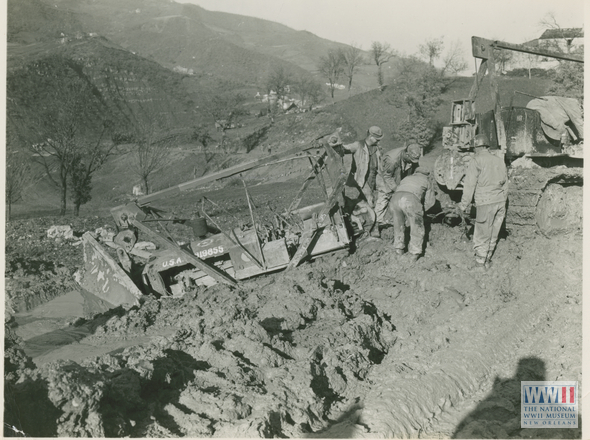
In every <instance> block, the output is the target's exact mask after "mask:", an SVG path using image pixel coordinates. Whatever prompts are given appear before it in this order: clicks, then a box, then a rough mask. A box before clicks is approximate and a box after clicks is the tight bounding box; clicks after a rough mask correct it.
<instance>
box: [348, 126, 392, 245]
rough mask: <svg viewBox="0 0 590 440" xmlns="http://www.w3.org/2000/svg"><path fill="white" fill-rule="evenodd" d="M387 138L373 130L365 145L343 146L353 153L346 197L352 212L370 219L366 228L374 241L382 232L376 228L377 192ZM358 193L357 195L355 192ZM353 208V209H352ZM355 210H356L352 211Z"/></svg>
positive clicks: (378, 129) (376, 129) (369, 132)
mask: <svg viewBox="0 0 590 440" xmlns="http://www.w3.org/2000/svg"><path fill="white" fill-rule="evenodd" d="M382 138H383V131H382V130H381V129H380V128H379V127H377V126H373V127H371V128H369V130H367V136H366V137H365V139H364V140H363V141H357V142H353V143H352V144H348V145H343V146H342V148H343V149H344V152H345V153H352V157H353V160H352V164H351V167H350V176H349V179H348V182H347V184H346V185H347V188H345V192H344V194H345V197H346V198H347V199H348V200H347V204H348V205H349V208H353V209H354V211H355V215H356V214H364V215H363V217H365V218H366V219H367V223H366V224H365V228H366V229H367V231H370V234H371V236H372V237H379V229H378V228H376V227H374V226H375V212H374V210H373V208H374V206H375V199H374V191H375V189H376V180H377V173H378V170H379V168H380V162H381V152H380V150H379V141H380V140H381V139H382ZM354 189H356V191H354ZM351 205H352V206H351ZM351 210H352V209H351Z"/></svg>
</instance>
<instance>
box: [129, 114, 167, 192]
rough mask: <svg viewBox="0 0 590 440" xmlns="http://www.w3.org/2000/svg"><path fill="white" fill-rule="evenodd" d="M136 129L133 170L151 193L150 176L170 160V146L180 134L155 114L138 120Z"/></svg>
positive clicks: (132, 148) (132, 152) (132, 151)
mask: <svg viewBox="0 0 590 440" xmlns="http://www.w3.org/2000/svg"><path fill="white" fill-rule="evenodd" d="M134 130H135V133H134V143H133V146H132V147H131V155H132V162H131V170H132V171H133V172H134V173H135V174H136V175H137V176H138V177H139V178H140V179H141V182H142V184H143V186H144V189H145V193H146V194H149V192H150V189H151V185H150V177H151V176H152V175H153V174H154V173H155V172H156V171H158V170H159V169H161V168H162V167H164V166H165V165H166V164H167V163H168V162H169V161H170V148H171V147H172V146H173V145H174V144H175V143H176V142H177V140H178V135H176V134H174V133H172V132H171V130H170V129H169V128H168V127H167V126H166V124H165V123H164V122H163V120H162V118H160V117H157V116H156V115H155V114H151V115H146V116H145V117H144V118H143V119H141V120H138V121H137V122H136V124H135V127H134Z"/></svg>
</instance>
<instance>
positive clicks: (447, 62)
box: [442, 40, 467, 75]
mask: <svg viewBox="0 0 590 440" xmlns="http://www.w3.org/2000/svg"><path fill="white" fill-rule="evenodd" d="M463 56H464V55H463V47H462V45H461V42H460V41H459V40H456V41H455V42H454V43H452V44H451V47H449V50H447V52H446V54H445V55H444V56H443V67H442V72H443V74H445V75H457V74H458V73H459V72H462V71H464V70H465V69H467V61H465V58H464V57H463Z"/></svg>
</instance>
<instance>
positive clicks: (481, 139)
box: [473, 134, 490, 147]
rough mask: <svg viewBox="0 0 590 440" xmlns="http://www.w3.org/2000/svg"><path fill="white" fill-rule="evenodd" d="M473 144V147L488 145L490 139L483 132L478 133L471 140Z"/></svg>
mask: <svg viewBox="0 0 590 440" xmlns="http://www.w3.org/2000/svg"><path fill="white" fill-rule="evenodd" d="M473 146H474V147H489V146H490V141H489V139H488V137H487V136H486V135H485V134H478V135H476V136H475V139H474V140H473Z"/></svg>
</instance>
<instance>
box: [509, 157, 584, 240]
mask: <svg viewBox="0 0 590 440" xmlns="http://www.w3.org/2000/svg"><path fill="white" fill-rule="evenodd" d="M583 173H584V171H583V168H566V167H553V168H529V169H527V168H511V169H510V171H509V178H510V185H509V191H508V203H509V207H508V210H507V213H506V224H507V225H508V227H510V226H530V227H538V228H539V229H540V230H541V232H543V233H545V234H549V235H550V234H552V233H554V232H557V231H558V230H559V231H560V232H566V231H565V230H568V231H569V230H572V229H577V228H579V227H581V209H573V210H572V209H568V208H570V206H571V205H574V207H576V206H577V207H578V208H580V207H581V205H582V198H581V195H582V193H581V186H582V183H583ZM552 187H556V188H558V187H560V188H562V190H561V191H559V190H557V191H556V190H554V189H553V190H552ZM578 198H579V200H577V199H578Z"/></svg>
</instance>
